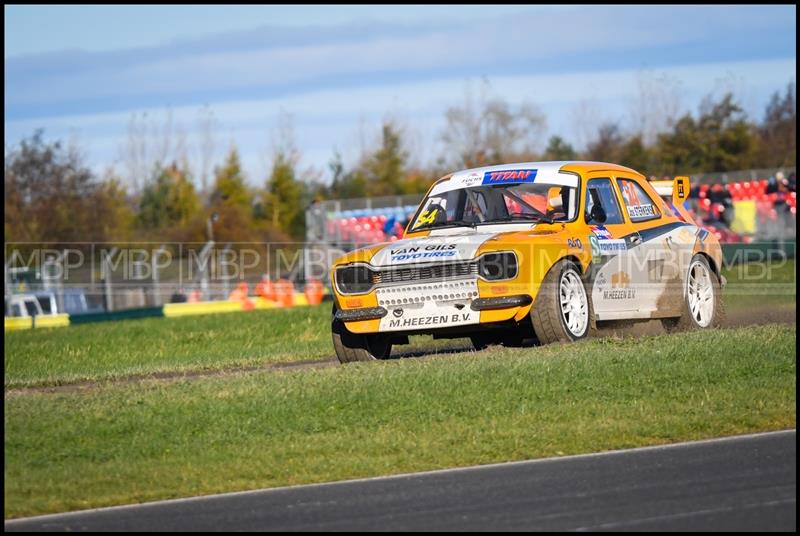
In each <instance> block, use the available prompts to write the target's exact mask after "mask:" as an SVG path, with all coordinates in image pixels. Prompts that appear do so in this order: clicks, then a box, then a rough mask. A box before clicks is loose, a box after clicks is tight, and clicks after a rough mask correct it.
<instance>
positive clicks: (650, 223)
mask: <svg viewBox="0 0 800 536" xmlns="http://www.w3.org/2000/svg"><path fill="white" fill-rule="evenodd" d="M616 185H617V188H618V190H619V192H620V195H621V197H622V204H623V207H624V215H625V218H626V220H627V221H628V222H629V223H630V225H631V227H632V228H633V229H634V230H635V231H636V233H637V235H638V236H639V242H638V243H637V244H635V245H634V246H633V247H632V248H631V249H630V260H631V270H630V273H631V279H632V283H635V285H634V287H633V294H634V295H635V297H634V299H635V302H636V313H637V314H636V317H638V318H654V317H658V316H664V315H668V314H672V313H673V312H674V304H673V303H671V302H669V301H668V300H666V299H665V289H666V288H667V286H668V285H669V284H670V283H671V282H678V285H680V283H679V281H680V278H681V271H680V262H679V259H680V255H679V251H678V249H679V247H680V244H679V243H678V242H676V240H675V237H674V236H673V235H675V234H676V233H678V232H679V228H681V227H682V226H683V224H681V223H680V222H677V221H676V219H675V218H674V217H673V216H672V215H671V214H667V213H666V212H664V205H663V203H660V202H659V201H660V199H658V197H657V196H654V195H652V193H650V192H648V191H647V190H648V188H645V184H643V179H641V178H638V177H633V176H630V177H626V176H618V177H617V178H616Z"/></svg>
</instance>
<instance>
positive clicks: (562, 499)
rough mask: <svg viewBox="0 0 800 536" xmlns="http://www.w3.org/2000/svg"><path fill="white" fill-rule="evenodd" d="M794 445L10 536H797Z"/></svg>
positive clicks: (770, 438) (83, 518)
mask: <svg viewBox="0 0 800 536" xmlns="http://www.w3.org/2000/svg"><path fill="white" fill-rule="evenodd" d="M796 441H797V437H796V431H795V430H790V431H784V432H772V433H767V434H755V435H749V436H738V437H732V438H724V439H715V440H708V441H699V442H692V443H681V444H675V445H667V446H662V447H646V448H640V449H632V450H625V451H616V452H609V453H601V454H589V455H583V456H570V457H564V458H550V459H545V460H534V461H525V462H514V463H507V464H496V465H488V466H478V467H471V468H465V469H454V470H445V471H436V472H429V473H418V474H412V475H402V476H396V477H385V478H375V479H365V480H354V481H347V482H338V483H331V484H321V485H313V486H298V487H291V488H279V489H272V490H262V491H251V492H241V493H231V494H224V495H215V496H208V497H200V498H192V499H179V500H174V501H164V502H159V503H150V504H143V505H133V506H122V507H115V508H106V509H99V510H90V511H84V512H74V513H70V514H55V515H48V516H40V517H36V518H28V519H22V520H13V521H6V522H5V530H6V531H21V530H39V531H41V530H50V531H53V530H64V531H79V530H83V531H86V530H91V531H120V530H123V531H125V530H136V531H156V530H166V531H190V530H191V531H201V530H204V531H211V530H220V531H221V530H225V531H228V530H236V531H240V530H258V531H272V530H281V531H284V530H286V531H299V530H304V531H315V530H337V531H343V530H357V531H361V530H411V531H422V530H469V531H478V530H637V531H639V530H736V531H742V530H786V531H794V530H796V524H797V523H796V503H797V480H796V469H797V446H796ZM365 455H368V453H365Z"/></svg>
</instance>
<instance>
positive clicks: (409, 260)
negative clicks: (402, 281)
mask: <svg viewBox="0 0 800 536" xmlns="http://www.w3.org/2000/svg"><path fill="white" fill-rule="evenodd" d="M533 228H534V225H531V224H527V223H526V224H522V225H508V224H506V225H492V226H479V227H476V228H475V229H472V228H464V227H459V228H454V229H442V230H438V231H433V232H431V233H430V235H428V236H423V237H419V238H407V239H405V240H398V241H397V242H392V243H391V244H388V245H386V246H384V247H382V248H381V249H379V250H378V251H377V252H375V254H374V255H373V256H372V259H371V260H370V264H371V265H373V266H381V267H383V266H398V265H404V264H416V263H423V262H447V261H460V260H469V259H473V258H474V257H475V254H476V252H477V251H478V249H479V248H480V247H481V246H482V245H483V244H485V243H486V242H487V241H489V240H492V239H495V238H497V237H498V236H500V235H511V234H515V233H519V232H521V231H528V232H530V231H531V230H532V229H533Z"/></svg>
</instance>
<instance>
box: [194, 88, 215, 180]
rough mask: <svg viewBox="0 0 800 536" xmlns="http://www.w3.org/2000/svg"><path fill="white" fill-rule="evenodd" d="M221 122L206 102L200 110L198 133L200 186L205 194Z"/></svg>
mask: <svg viewBox="0 0 800 536" xmlns="http://www.w3.org/2000/svg"><path fill="white" fill-rule="evenodd" d="M218 126H219V122H218V121H217V119H216V117H215V116H214V111H213V110H212V109H211V106H210V105H208V104H205V105H204V106H203V107H202V108H200V110H199V111H198V118H197V130H196V134H197V136H198V137H199V140H198V143H197V147H198V151H199V153H200V154H199V157H200V187H201V193H203V194H204V195H205V194H206V193H207V192H208V186H209V175H210V172H211V168H212V166H213V165H214V153H215V151H216V139H215V132H216V130H217V128H218Z"/></svg>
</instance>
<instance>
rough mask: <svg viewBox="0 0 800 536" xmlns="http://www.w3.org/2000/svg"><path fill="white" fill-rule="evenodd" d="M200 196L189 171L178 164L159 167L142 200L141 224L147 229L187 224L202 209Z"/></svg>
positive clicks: (140, 208)
mask: <svg viewBox="0 0 800 536" xmlns="http://www.w3.org/2000/svg"><path fill="white" fill-rule="evenodd" d="M199 209H200V199H199V197H198V195H197V192H196V191H195V188H194V185H193V184H192V182H191V180H190V179H189V177H188V175H187V173H186V172H185V171H183V170H181V169H179V168H178V166H177V164H174V163H173V164H172V165H171V166H169V167H166V168H163V169H160V170H158V173H157V175H156V178H155V180H153V181H151V182H150V183H149V184H147V186H145V188H144V190H143V191H142V198H141V200H140V202H139V223H140V225H141V226H142V227H144V228H145V229H162V228H164V227H167V226H170V227H175V226H178V227H180V226H183V225H186V224H187V223H188V222H189V221H190V220H191V219H192V218H193V217H194V216H195V215H196V214H197V212H198V211H199Z"/></svg>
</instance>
